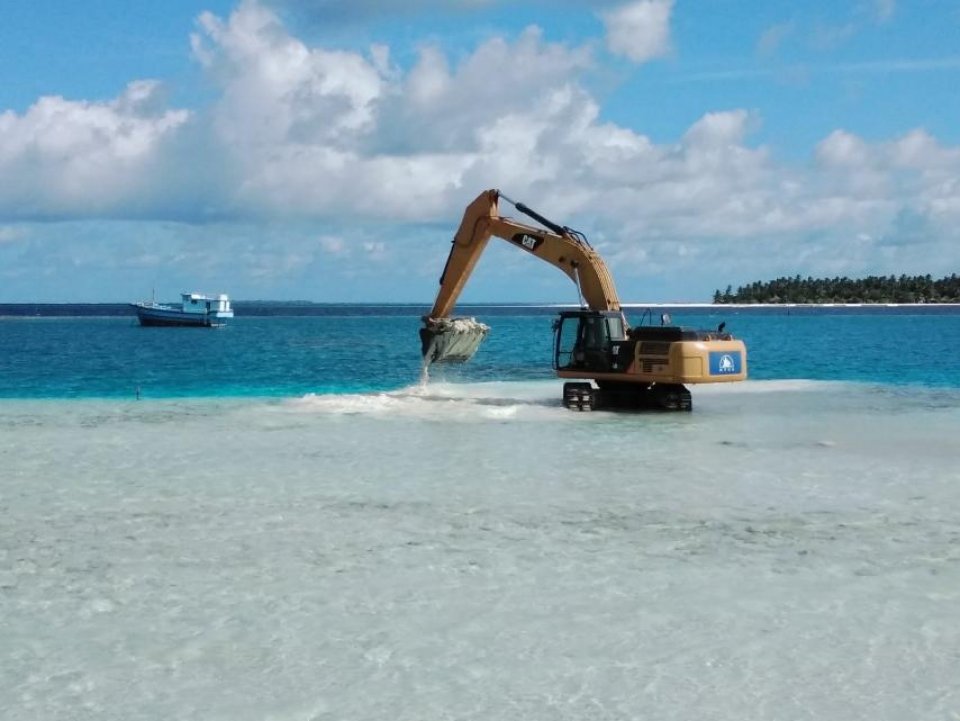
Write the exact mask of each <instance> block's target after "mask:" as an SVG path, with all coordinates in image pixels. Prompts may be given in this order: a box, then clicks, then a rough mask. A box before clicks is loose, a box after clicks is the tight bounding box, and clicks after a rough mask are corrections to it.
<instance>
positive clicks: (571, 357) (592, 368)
mask: <svg viewBox="0 0 960 721" xmlns="http://www.w3.org/2000/svg"><path fill="white" fill-rule="evenodd" d="M501 198H502V199H503V200H504V201H506V202H508V203H510V204H511V205H512V206H513V207H514V208H516V209H517V210H518V211H519V212H521V213H523V214H524V215H527V216H528V217H530V218H532V219H533V220H535V221H537V222H538V223H540V224H541V225H542V226H543V228H538V227H535V226H531V225H526V224H524V223H519V222H517V221H515V220H513V219H511V218H506V217H503V216H501V215H500V212H499V201H500V199H501ZM544 228H546V230H545V229H544ZM493 236H496V237H497V238H502V239H504V240H507V241H509V242H510V243H512V244H514V245H516V246H517V247H518V248H520V249H521V250H525V251H526V252H528V253H530V254H531V255H534V256H536V257H537V258H540V259H541V260H545V261H546V262H548V263H550V264H551V265H553V266H556V267H557V268H559V269H560V270H562V271H563V272H564V273H566V274H567V275H568V276H569V277H570V278H571V279H572V280H573V282H574V283H575V284H576V286H577V290H578V293H579V295H580V298H581V307H580V309H579V310H565V311H561V312H560V314H559V317H558V318H557V319H556V320H555V321H554V326H553V327H554V351H553V367H554V369H555V370H556V372H557V376H558V377H560V378H564V379H570V380H569V381H568V382H566V383H564V386H563V404H564V405H565V406H566V407H567V408H572V409H575V410H593V409H595V408H597V409H602V408H629V409H642V408H649V409H660V410H681V411H689V410H691V408H692V401H691V398H690V392H689V391H688V390H687V388H686V387H685V385H684V384H696V383H729V382H732V381H742V380H744V379H745V378H746V377H747V351H746V347H745V346H744V344H743V341H740V340H737V339H735V338H734V337H733V336H731V335H730V334H729V333H726V332H724V325H725V324H723V323H721V324H720V326H719V327H718V328H717V330H712V331H707V330H691V329H688V328H681V327H679V326H674V325H666V323H667V322H668V321H667V316H665V315H664V316H663V318H662V322H661V325H659V326H657V325H652V324H651V325H646V326H644V325H643V324H642V320H641V324H640V325H639V326H636V327H633V328H631V327H630V326H628V324H627V320H626V317H625V316H624V314H623V311H622V309H621V307H620V299H619V297H618V296H617V291H616V288H615V287H614V285H613V279H612V278H611V276H610V273H609V271H608V270H607V266H606V264H605V263H604V262H603V259H602V258H601V257H600V255H599V254H598V253H597V252H596V251H595V250H594V249H593V247H592V246H591V245H590V243H589V242H588V241H587V239H586V237H585V236H584V235H583V234H582V233H580V232H579V231H576V230H573V229H572V228H569V227H567V226H562V225H558V224H557V223H554V222H552V221H550V220H548V219H547V218H545V217H543V216H542V215H540V214H539V213H537V212H536V211H534V210H531V209H530V208H529V207H527V206H526V205H524V204H523V203H518V202H515V201H513V200H511V199H510V198H508V197H507V196H505V195H503V194H502V193H501V192H500V191H499V190H486V191H484V192H483V193H481V194H480V195H479V196H478V197H477V198H476V199H475V200H474V201H473V202H472V203H470V205H468V206H467V208H466V210H465V211H464V214H463V220H462V221H461V223H460V228H459V229H458V230H457V234H456V235H455V236H454V238H453V247H452V248H451V250H450V255H449V257H448V258H447V264H446V266H445V267H444V270H443V274H442V275H441V276H440V291H439V292H438V294H437V299H436V302H435V303H434V305H433V309H432V310H431V311H430V314H429V315H428V316H424V318H423V322H424V327H423V328H421V329H420V340H421V350H422V353H423V361H424V364H425V365H429V364H430V363H450V362H464V361H467V360H469V359H470V358H471V357H472V356H473V354H474V353H476V351H477V349H478V348H479V346H480V343H481V342H482V341H483V339H484V337H485V336H486V335H487V332H488V331H489V328H488V327H487V326H486V325H484V324H482V323H478V322H477V321H475V320H474V319H472V318H452V317H451V315H450V314H451V313H452V311H453V308H454V306H455V305H456V302H457V298H458V297H459V296H460V292H461V291H462V290H463V287H464V285H465V284H466V282H467V280H468V279H469V278H470V274H471V273H472V272H473V269H474V266H476V264H477V260H479V258H480V255H481V254H482V253H483V250H484V248H485V247H486V245H487V242H488V241H489V240H490V238H491V237H493ZM651 315H652V314H651ZM594 384H595V385H594Z"/></svg>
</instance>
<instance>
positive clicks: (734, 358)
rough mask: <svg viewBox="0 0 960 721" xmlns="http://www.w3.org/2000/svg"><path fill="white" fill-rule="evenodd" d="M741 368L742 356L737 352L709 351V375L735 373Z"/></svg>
mask: <svg viewBox="0 0 960 721" xmlns="http://www.w3.org/2000/svg"><path fill="white" fill-rule="evenodd" d="M742 368H743V358H742V357H741V355H740V353H739V352H730V353H725V352H724V351H710V375H712V376H729V375H736V374H738V373H740V370H741V369H742Z"/></svg>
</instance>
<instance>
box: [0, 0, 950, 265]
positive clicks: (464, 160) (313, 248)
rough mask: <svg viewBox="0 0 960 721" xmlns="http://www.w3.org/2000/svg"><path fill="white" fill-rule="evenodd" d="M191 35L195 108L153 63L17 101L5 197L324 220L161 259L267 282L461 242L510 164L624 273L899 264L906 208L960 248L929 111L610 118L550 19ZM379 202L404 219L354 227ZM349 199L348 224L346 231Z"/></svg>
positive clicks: (251, 21)
mask: <svg viewBox="0 0 960 721" xmlns="http://www.w3.org/2000/svg"><path fill="white" fill-rule="evenodd" d="M653 5H657V6H658V7H659V8H660V12H661V13H664V15H663V22H662V23H661V24H660V26H661V27H662V29H663V33H662V34H661V37H662V39H663V42H664V43H667V44H665V45H660V47H663V48H666V47H667V46H668V32H667V30H668V24H669V23H668V21H669V12H670V4H669V3H650V2H648V3H645V4H644V6H645V7H646V11H647V12H652V10H651V7H652V6H653ZM647 6H650V7H647ZM637 7H638V6H637V5H630V6H624V7H623V8H620V10H618V11H612V13H611V15H610V17H612V15H614V14H616V13H617V12H622V11H624V9H625V8H633V9H634V10H635V9H636V8H637ZM654 24H656V23H654ZM647 27H649V25H648V26H647ZM193 47H194V53H195V56H196V58H197V61H198V63H199V64H200V67H201V68H202V69H203V71H204V72H205V73H207V75H208V77H209V78H210V80H211V81H212V83H213V84H214V86H215V88H216V90H217V93H218V94H217V95H216V96H215V99H214V101H213V103H212V104H211V106H210V107H209V109H208V110H205V111H204V112H203V113H200V114H197V115H195V116H192V115H191V114H190V113H188V112H187V111H185V110H177V109H170V108H168V107H167V105H166V103H165V101H164V98H163V94H162V92H161V91H162V87H161V86H160V85H158V84H157V83H153V82H146V81H144V82H138V83H133V84H131V85H130V86H129V87H128V88H127V89H126V90H125V91H124V92H123V93H122V94H121V95H120V96H119V97H118V98H116V99H115V100H113V101H110V102H102V103H86V102H80V101H68V100H64V99H62V98H42V99H41V100H39V101H38V102H37V103H35V104H34V105H33V106H32V107H31V108H30V109H28V111H27V112H25V113H24V114H22V115H18V114H16V113H12V112H7V113H3V114H0V219H3V218H18V217H21V216H23V215H30V214H32V215H36V216H45V217H51V218H56V217H89V216H100V217H117V216H124V215H125V214H126V215H128V216H129V215H131V214H136V213H142V214H147V213H152V215H151V217H161V218H169V219H173V220H184V219H186V220H195V219H196V218H197V217H207V216H208V215H212V216H214V217H225V218H228V219H234V220H245V219H249V218H251V217H265V218H268V219H273V220H277V221H283V222H286V221H289V220H291V219H295V220H302V221H306V222H314V221H322V222H323V223H324V228H325V230H324V232H323V234H318V233H317V232H316V231H315V228H314V230H313V232H311V233H309V237H301V238H300V239H299V240H298V241H296V242H294V241H292V240H291V239H289V238H284V237H282V234H281V237H278V238H274V239H273V240H272V241H271V244H270V246H269V247H263V246H258V245H257V244H256V243H252V242H251V244H248V246H246V247H245V248H241V249H236V248H233V247H228V246H226V245H220V246H218V247H217V248H216V249H215V251H209V252H208V253H207V255H204V256H202V257H201V256H199V255H197V256H190V257H188V258H186V259H183V258H181V259H177V258H173V259H170V258H167V259H166V262H167V263H177V264H181V265H182V264H184V263H187V264H200V263H207V264H214V265H215V264H216V263H217V262H219V261H217V257H219V256H218V254H228V255H229V256H230V258H231V262H234V260H235V262H237V263H240V264H242V265H244V267H246V268H247V272H248V274H249V275H250V276H252V277H255V278H257V279H259V281H262V282H264V283H267V282H279V280H280V279H283V278H284V277H291V276H295V275H296V274H297V273H302V272H303V269H304V268H306V267H310V266H311V264H317V265H320V264H321V263H320V261H321V259H322V260H325V261H331V262H329V263H328V265H329V266H335V265H337V266H343V267H344V268H346V267H349V268H350V269H351V272H358V270H357V269H358V268H360V267H362V264H363V263H364V262H371V263H372V262H373V261H378V260H384V259H387V258H388V257H389V256H390V255H391V254H394V255H395V254H396V251H395V240H394V236H400V235H402V234H403V232H404V231H403V228H404V226H407V227H409V225H410V224H420V223H422V222H423V221H427V222H430V223H437V222H440V223H442V224H443V228H447V229H448V230H440V231H438V230H437V229H436V225H434V226H433V227H432V228H431V230H430V231H429V233H426V232H424V231H422V230H421V231H420V232H419V234H418V241H417V243H415V244H412V245H411V246H409V247H408V249H407V251H408V252H405V253H404V254H403V255H404V257H405V258H409V260H410V263H411V265H412V266H416V267H420V266H421V265H424V264H429V263H430V262H432V261H430V260H429V259H431V258H434V259H435V262H436V263H439V264H442V256H443V248H442V246H440V247H432V246H429V243H432V242H434V238H435V237H436V236H438V235H439V236H443V237H446V236H448V235H449V233H450V232H452V231H453V229H454V228H455V226H456V223H457V222H458V221H459V217H460V213H461V212H462V208H463V206H464V205H465V204H466V203H467V202H468V201H469V200H471V199H472V198H473V197H474V196H475V195H476V194H477V193H479V192H480V191H481V190H483V189H484V188H488V187H500V188H502V189H503V190H504V192H506V193H508V194H509V195H511V196H513V197H516V198H517V199H519V200H523V201H524V202H527V203H529V204H530V205H531V206H532V207H534V208H537V209H538V210H540V211H541V212H543V213H544V214H545V215H546V216H547V217H551V218H553V219H555V220H557V221H559V222H562V223H569V224H570V225H572V226H574V227H581V229H582V230H584V231H586V232H587V233H588V235H589V236H590V237H591V239H593V240H594V242H595V243H596V244H597V246H598V247H599V248H601V251H602V252H603V253H604V255H605V257H608V258H609V259H610V261H611V264H616V266H617V270H616V274H617V276H618V279H619V278H620V277H621V276H627V277H629V276H630V275H631V274H635V275H637V276H640V275H644V276H647V277H649V276H651V275H655V274H657V273H668V272H669V273H671V274H674V275H675V274H678V273H679V274H685V273H697V272H703V268H705V267H710V268H712V269H714V272H715V273H716V274H717V275H726V276H728V277H739V274H741V273H748V272H749V273H752V272H753V271H752V269H753V268H756V271H755V273H756V276H757V277H764V276H766V275H768V274H769V272H768V271H764V270H763V268H771V267H773V265H772V264H776V263H778V262H782V263H784V265H786V266H788V267H787V270H789V265H790V264H791V263H793V264H794V265H795V264H796V262H798V260H799V259H802V260H803V262H804V263H806V265H807V267H809V268H810V271H811V272H813V271H815V269H816V267H821V268H830V269H836V268H839V267H841V266H843V265H844V264H846V267H848V268H850V272H855V271H856V267H857V266H858V265H859V266H860V267H864V268H869V270H871V271H880V270H882V269H880V268H876V267H869V266H870V264H871V263H876V262H877V260H876V256H875V255H872V254H871V251H872V250H876V248H878V247H879V244H880V243H885V245H884V248H885V252H887V253H888V255H885V256H884V258H885V260H884V261H883V262H886V263H890V264H894V263H897V262H902V261H904V257H905V256H904V255H900V256H898V255H896V254H897V253H901V252H902V253H903V254H906V253H907V252H908V250H909V246H904V247H903V250H902V251H900V250H896V248H898V247H899V246H895V245H894V244H893V243H890V242H888V241H889V239H890V238H893V237H907V230H908V228H909V229H911V230H910V232H909V237H910V238H914V239H916V238H919V237H920V235H919V231H917V230H916V228H922V229H923V238H924V239H926V240H925V241H924V242H930V243H939V244H940V245H939V246H938V249H937V251H936V252H930V253H929V254H928V256H929V257H935V258H937V262H938V263H941V264H943V265H944V266H945V267H948V264H951V263H952V264H953V267H956V265H957V264H958V263H960V249H958V248H960V242H958V241H960V231H958V228H960V222H958V221H960V187H958V183H960V181H958V180H957V178H958V177H960V149H958V148H956V147H952V146H946V145H944V144H943V143H941V142H940V141H938V140H937V139H936V138H935V137H933V136H932V135H930V134H929V133H927V132H926V131H924V130H920V129H918V130H915V131H912V132H910V133H907V134H905V135H903V136H902V137H899V138H895V139H892V140H887V141H885V142H868V141H866V140H864V139H863V138H861V137H859V136H858V135H856V134H855V133H853V132H850V131H849V130H836V131H834V132H833V133H831V134H829V135H828V136H827V137H825V138H823V140H822V141H821V142H820V143H819V144H818V145H817V146H816V148H815V149H814V151H813V157H812V159H811V161H812V162H810V163H809V165H803V164H784V163H783V162H781V161H778V160H777V159H776V156H775V155H774V154H773V153H772V152H771V151H770V150H769V149H767V148H765V147H763V146H759V147H758V146H756V144H754V143H752V142H751V133H752V132H753V130H754V129H755V128H756V127H757V126H758V125H759V123H760V120H761V119H760V117H759V115H758V113H756V112H754V111H752V110H748V109H743V108H732V109H717V110H714V111H712V112H705V113H704V114H703V115H702V117H700V118H699V119H697V120H695V121H694V122H692V123H691V124H690V127H689V128H687V129H686V131H685V132H682V133H679V134H678V135H679V137H678V139H677V140H675V141H673V142H654V141H653V140H651V138H649V137H647V136H646V135H644V134H643V133H642V132H640V131H639V130H637V129H634V128H630V127H624V126H623V125H617V124H615V123H611V122H606V121H604V120H602V113H601V107H600V105H599V104H598V101H597V100H596V98H594V97H593V96H592V95H591V93H590V92H588V90H587V89H586V88H585V87H584V85H583V84H582V83H581V82H580V78H581V76H582V75H583V74H584V73H587V72H590V71H591V70H592V69H593V68H594V62H595V59H594V58H593V57H592V55H591V53H590V50H589V49H588V48H587V47H570V46H567V45H563V44H558V43H550V42H548V41H547V40H546V39H545V38H544V35H543V32H542V31H541V30H539V29H538V28H535V27H531V28H528V29H527V30H525V31H524V32H522V33H521V34H519V35H518V36H517V37H514V38H504V37H491V38H489V39H487V40H485V41H484V42H482V43H481V44H479V45H478V46H477V47H475V48H473V49H472V50H471V51H469V52H465V53H463V54H462V55H461V54H458V55H456V56H451V55H448V54H446V53H444V52H443V51H442V50H441V49H439V48H438V47H435V46H430V45H425V46H423V47H422V48H420V50H419V54H418V56H417V58H416V60H415V62H414V63H413V66H412V67H411V68H409V69H408V70H406V71H404V70H401V69H400V68H399V67H398V66H396V65H395V64H394V63H393V62H392V61H391V53H390V49H389V48H387V47H385V46H374V47H372V48H371V49H370V50H369V51H368V52H352V51H351V52H348V51H343V50H330V49H326V48H322V47H311V46H309V45H307V44H306V43H305V42H303V41H302V40H300V39H298V38H296V37H294V36H293V35H292V34H291V33H290V32H289V31H288V30H287V29H286V28H285V27H284V26H283V24H282V23H281V22H280V20H279V19H278V17H277V16H276V15H275V14H274V13H272V12H270V11H269V10H268V9H267V8H265V7H264V6H262V5H259V4H257V3H256V2H253V1H252V0H246V1H245V2H243V3H242V4H241V5H240V6H239V7H238V8H237V9H236V10H235V11H234V12H233V13H232V14H231V15H230V16H229V17H228V18H226V19H221V18H217V17H215V16H214V15H212V14H204V15H202V16H201V18H200V19H199V21H198V32H197V34H196V35H195V37H194V40H193ZM647 47H651V45H650V44H649V43H648V44H647ZM638 57H639V56H638ZM171 193H173V195H171ZM188 201H189V205H184V204H185V203H187V202H188ZM24 208H27V209H28V211H27V212H25V211H24V210H23V209H24ZM504 210H505V212H506V211H509V209H508V208H505V209H504ZM904 218H909V219H922V223H921V222H920V221H916V222H914V220H911V222H910V223H907V222H905V221H904ZM376 219H380V220H382V221H385V224H386V225H387V226H388V228H389V229H388V230H387V231H386V233H387V234H389V235H390V236H391V239H390V240H384V239H383V234H382V233H376V234H374V233H372V232H370V231H369V229H368V230H367V232H366V233H365V234H362V233H361V232H359V231H354V230H351V229H352V228H354V227H355V226H356V225H357V224H358V223H357V221H358V220H362V221H371V220H376ZM331 221H339V226H338V227H340V228H345V230H337V231H335V232H334V231H330V230H329V227H330V223H331ZM420 227H421V228H422V226H420ZM428 235H429V239H428V237H427V236H428ZM421 240H422V242H421ZM3 242H4V241H3V229H2V228H0V243H3ZM8 245H9V243H8ZM411 248H415V249H416V252H412V251H411V250H410V249H411ZM890 248H894V250H889V249H890ZM844 249H846V250H847V251H849V254H848V255H843V253H842V252H841V251H843V250H844ZM149 250H150V249H149V248H146V249H144V251H143V253H145V254H146V255H149ZM8 252H9V251H8ZM113 252H115V249H113ZM891 253H892V255H891ZM137 257H139V256H137ZM332 261H335V262H332ZM641 261H642V262H641ZM765 264H766V265H765ZM211 267H213V266H211ZM905 267H907V266H905ZM931 270H935V269H931ZM518 272H520V271H518ZM734 273H736V274H737V275H731V274H734Z"/></svg>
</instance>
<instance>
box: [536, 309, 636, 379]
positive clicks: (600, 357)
mask: <svg viewBox="0 0 960 721" xmlns="http://www.w3.org/2000/svg"><path fill="white" fill-rule="evenodd" d="M553 329H554V344H553V348H554V350H553V367H554V368H555V369H557V370H561V369H569V370H576V369H580V370H593V371H609V370H613V366H615V365H616V357H615V355H616V349H617V348H618V345H617V344H618V343H620V342H622V341H625V340H626V339H627V333H626V323H625V322H624V318H623V314H622V313H620V312H618V311H593V310H570V311H563V312H561V313H560V315H559V316H558V317H557V319H556V320H555V321H554V324H553Z"/></svg>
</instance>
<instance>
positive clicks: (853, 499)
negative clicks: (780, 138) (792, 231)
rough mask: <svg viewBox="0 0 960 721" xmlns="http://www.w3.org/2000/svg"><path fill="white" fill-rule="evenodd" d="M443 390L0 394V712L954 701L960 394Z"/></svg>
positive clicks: (482, 714)
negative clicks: (608, 399) (613, 402)
mask: <svg viewBox="0 0 960 721" xmlns="http://www.w3.org/2000/svg"><path fill="white" fill-rule="evenodd" d="M411 377H416V376H415V371H414V372H413V375H412V376H411ZM457 380H458V382H455V383H454V382H444V381H443V380H437V379H436V378H435V379H434V381H433V382H431V383H430V384H429V385H427V386H425V387H422V386H418V385H414V386H410V387H402V386H401V387H398V388H397V389H396V390H392V391H386V392H363V393H344V392H333V393H326V394H324V393H319V394H304V395H297V396H293V397H286V398H278V397H273V398H255V397H253V398H184V399H175V398H174V399H170V398H168V399H149V398H147V399H144V400H142V401H140V402H136V401H133V400H117V399H113V400H109V399H108V400H103V399H101V400H70V401H64V400H58V399H48V400H29V399H27V400H9V399H8V400H5V401H3V402H2V403H0V469H2V470H0V513H2V518H3V523H2V524H0V610H2V613H0V638H3V639H4V642H3V643H2V644H0V699H2V701H0V717H2V718H4V719H50V720H58V719H64V720H66V719H77V718H95V719H124V720H129V719H224V720H227V719H230V720H231V721H245V720H247V719H250V720H254V719H264V720H265V719H277V720H279V719H296V720H303V721H307V720H309V719H317V720H320V719H331V720H332V719H384V718H392V719H410V720H414V719H417V720H419V719H491V718H516V719H558V718H559V719H585V718H591V719H623V718H655V719H685V720H686V719H757V720H760V719H764V720H769V719H837V720H844V721H846V720H849V719H889V720H893V719H898V720H899V719H902V720H903V721H914V720H916V719H952V718H957V716H958V715H960V690H958V689H960V686H958V684H957V680H956V679H957V678H958V677H960V513H958V509H960V464H958V460H960V450H958V448H960V446H958V443H957V438H958V437H960V390H957V389H955V388H949V387H946V388H944V387H939V388H938V387H932V386H931V387H916V386H902V385H895V384H889V383H886V384H873V383H870V384H867V383H851V382H821V381H813V380H790V379H781V380H755V381H750V382H747V383H745V384H736V385H731V386H725V387H707V388H697V389H695V390H694V403H695V410H694V412H693V413H692V414H667V415H663V414H609V413H599V412H595V413H583V414H580V413H574V412H570V411H567V410H566V409H564V408H562V407H561V405H560V403H559V382H557V381H553V380H548V381H538V380H527V381H502V382H468V381H469V379H463V378H460V379H457Z"/></svg>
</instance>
